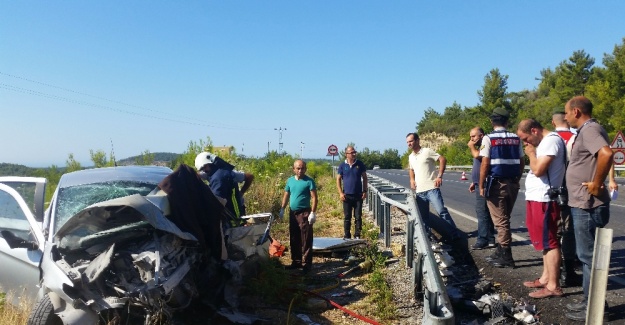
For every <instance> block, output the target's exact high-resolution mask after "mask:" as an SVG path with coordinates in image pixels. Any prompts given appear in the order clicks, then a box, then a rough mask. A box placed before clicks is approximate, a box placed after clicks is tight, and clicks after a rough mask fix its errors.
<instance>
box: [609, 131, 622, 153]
mask: <svg viewBox="0 0 625 325" xmlns="http://www.w3.org/2000/svg"><path fill="white" fill-rule="evenodd" d="M610 147H611V148H612V149H625V137H623V133H621V131H618V132H617V133H616V136H615V137H614V140H613V141H612V144H611V145H610Z"/></svg>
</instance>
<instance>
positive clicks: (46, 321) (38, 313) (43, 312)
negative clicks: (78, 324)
mask: <svg viewBox="0 0 625 325" xmlns="http://www.w3.org/2000/svg"><path fill="white" fill-rule="evenodd" d="M27 324H28V325H63V321H61V318H60V317H59V316H57V315H56V314H55V313H54V306H52V301H50V296H48V295H45V296H43V298H42V299H41V300H39V301H38V302H37V304H36V305H35V308H33V311H32V312H31V313H30V316H28V323H27Z"/></svg>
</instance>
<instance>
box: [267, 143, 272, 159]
mask: <svg viewBox="0 0 625 325" xmlns="http://www.w3.org/2000/svg"><path fill="white" fill-rule="evenodd" d="M270 143H271V142H269V141H267V156H269V144H270Z"/></svg>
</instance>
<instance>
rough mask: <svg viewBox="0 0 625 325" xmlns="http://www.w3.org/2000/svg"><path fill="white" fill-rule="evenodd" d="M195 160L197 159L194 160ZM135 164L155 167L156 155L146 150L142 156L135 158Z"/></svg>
mask: <svg viewBox="0 0 625 325" xmlns="http://www.w3.org/2000/svg"><path fill="white" fill-rule="evenodd" d="M194 159H195V158H194ZM135 164H137V165H153V164H154V154H153V153H150V150H147V149H146V150H145V151H144V152H142V153H141V155H139V156H137V157H136V158H135Z"/></svg>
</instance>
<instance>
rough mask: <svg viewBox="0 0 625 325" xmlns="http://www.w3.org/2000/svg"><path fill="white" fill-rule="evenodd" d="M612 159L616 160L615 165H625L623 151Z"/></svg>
mask: <svg viewBox="0 0 625 325" xmlns="http://www.w3.org/2000/svg"><path fill="white" fill-rule="evenodd" d="M612 159H613V160H614V164H615V165H622V164H623V163H625V152H623V150H617V151H615V152H614V157H613V158H612Z"/></svg>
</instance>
